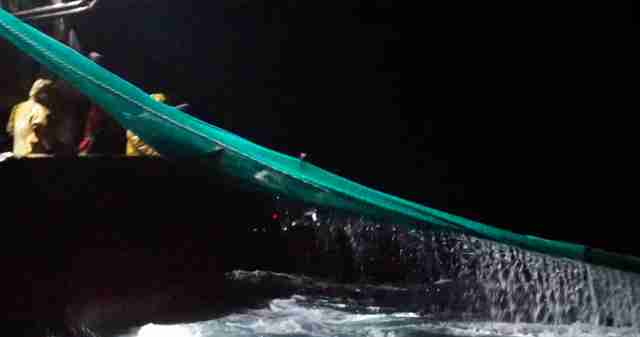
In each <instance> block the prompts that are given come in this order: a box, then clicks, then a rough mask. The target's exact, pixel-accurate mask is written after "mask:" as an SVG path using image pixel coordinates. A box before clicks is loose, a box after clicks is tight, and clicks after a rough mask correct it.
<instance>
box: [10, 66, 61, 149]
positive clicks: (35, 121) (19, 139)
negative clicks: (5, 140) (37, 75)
mask: <svg viewBox="0 0 640 337" xmlns="http://www.w3.org/2000/svg"><path fill="white" fill-rule="evenodd" d="M52 83H53V82H52V81H51V80H46V79H38V80H36V81H35V83H34V84H33V86H32V87H31V91H30V92H29V98H28V99H27V100H26V101H24V102H22V103H20V104H18V105H16V106H15V107H14V108H13V109H12V110H11V114H10V115H9V121H8V123H7V133H8V134H9V135H10V136H12V137H13V154H14V155H15V156H16V157H24V156H37V155H42V154H46V153H49V152H50V151H51V150H52V148H53V144H52V139H51V133H50V132H47V127H48V126H49V115H50V114H51V111H50V110H49V108H47V107H46V106H44V105H42V104H41V103H38V102H37V100H36V95H37V94H38V93H39V92H41V91H42V89H43V88H45V87H47V86H51V85H52Z"/></svg>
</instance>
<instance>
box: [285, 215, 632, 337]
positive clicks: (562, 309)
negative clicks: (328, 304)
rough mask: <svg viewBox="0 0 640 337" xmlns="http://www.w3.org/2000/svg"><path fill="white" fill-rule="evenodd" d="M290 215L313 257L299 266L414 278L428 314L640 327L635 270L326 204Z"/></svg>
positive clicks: (350, 275) (382, 278)
mask: <svg viewBox="0 0 640 337" xmlns="http://www.w3.org/2000/svg"><path fill="white" fill-rule="evenodd" d="M306 213H307V214H308V212H306ZM289 214H294V216H291V215H289ZM289 214H287V216H285V217H283V218H282V221H281V226H282V228H283V233H286V234H285V235H286V236H287V238H288V240H289V241H291V242H297V244H298V245H299V244H300V239H301V238H303V237H304V240H307V242H308V244H307V245H302V246H303V247H304V249H305V250H304V251H300V252H296V251H292V252H291V253H292V254H291V255H292V256H295V257H294V259H302V260H304V261H303V262H302V263H297V264H295V263H294V264H295V265H297V266H298V268H297V269H296V270H293V271H292V272H299V273H305V274H311V275H319V276H325V277H326V276H328V275H331V274H332V273H333V276H334V277H335V278H337V279H345V278H346V279H348V280H350V281H352V282H377V283H382V282H392V283H395V284H403V285H405V286H410V287H411V288H412V289H413V290H414V291H415V292H416V294H420V295H419V297H418V298H416V300H415V301H414V302H413V303H406V305H408V306H409V307H411V308H413V309H416V310H417V311H419V312H420V313H421V314H423V315H425V316H427V317H432V318H439V319H457V318H475V319H486V320H490V321H496V322H515V323H518V322H530V323H544V324H572V323H586V324H593V325H601V326H616V327H622V326H631V327H636V328H637V327H640V275H637V274H634V273H629V272H623V271H618V270H613V269H609V268H606V267H601V266H594V265H590V264H586V263H583V262H579V261H574V260H570V259H566V258H556V257H551V256H547V255H544V254H539V253H535V252H529V251H525V250H522V249H519V248H516V247H511V246H507V245H504V244H499V243H495V242H492V241H487V240H483V239H478V238H474V237H470V236H468V235H463V234H457V233H443V232H432V231H407V230H405V229H403V228H402V227H400V226H395V225H392V224H387V223H377V222H374V221H370V220H367V219H364V218H362V217H348V216H340V215H335V213H332V212H328V211H322V210H320V211H318V210H314V215H315V216H314V218H313V219H311V218H310V217H308V216H305V215H304V214H305V211H300V212H298V213H295V212H290V213H289ZM295 214H300V215H299V216H297V217H296V216H295ZM285 229H286V232H284V230H285ZM310 262H313V263H310ZM345 275H347V276H345Z"/></svg>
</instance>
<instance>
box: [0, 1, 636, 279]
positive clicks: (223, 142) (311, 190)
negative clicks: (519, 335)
mask: <svg viewBox="0 0 640 337" xmlns="http://www.w3.org/2000/svg"><path fill="white" fill-rule="evenodd" d="M0 36H1V37H2V38H4V39H6V40H7V41H9V42H10V43H12V44H13V45H15V46H16V47H17V48H19V49H20V50H21V51H22V52H24V53H26V54H27V55H29V56H30V57H32V58H34V59H35V60H37V61H38V62H40V63H41V64H43V65H44V66H45V67H47V68H48V69H49V70H50V71H51V72H53V73H55V74H56V75H57V76H59V77H60V78H62V79H64V80H65V81H68V82H69V83H70V84H71V85H73V86H74V87H75V88H76V89H77V90H79V91H80V92H82V93H83V94H85V95H86V96H88V97H89V98H90V99H91V100H92V101H93V102H95V103H96V104H98V105H100V106H101V107H102V108H103V109H104V110H105V111H107V112H108V113H110V114H111V115H112V116H113V117H114V118H115V119H116V120H117V121H118V122H120V123H121V124H122V125H123V126H124V127H125V128H127V129H129V130H132V131H133V132H135V133H136V134H138V135H139V136H140V137H141V138H142V139H143V140H144V141H145V142H147V143H148V144H150V145H151V146H153V147H154V148H156V149H157V150H158V151H159V152H160V153H162V154H163V155H165V156H167V157H204V158H207V162H208V164H210V165H211V167H212V169H214V170H216V171H217V172H222V173H224V174H226V175H229V176H233V177H235V178H239V181H241V182H242V183H243V184H244V185H247V186H251V187H253V188H260V189H265V190H267V191H269V192H273V193H280V194H283V195H286V196H288V197H290V198H292V199H297V200H302V201H305V202H310V203H313V204H317V205H321V206H328V207H334V208H337V209H341V210H346V211H351V212H355V213H358V214H363V215H369V216H371V217H376V218H384V219H389V220H391V221H394V222H396V223H400V224H404V225H407V226H410V227H412V228H419V229H427V228H429V229H435V230H448V231H457V232H461V233H466V234H469V235H473V236H476V237H480V238H484V239H489V240H493V241H497V242H501V243H505V244H509V245H513V246H517V247H521V248H524V249H527V250H532V251H537V252H541V253H546V254H551V255H555V256H560V257H568V258H572V259H577V260H587V261H589V260H593V262H595V263H598V264H602V265H607V266H611V267H616V268H621V269H626V270H633V271H638V272H640V259H636V258H634V257H629V256H627V257H624V258H622V257H620V256H618V255H613V254H609V253H606V252H603V251H597V252H596V253H597V254H594V251H591V250H590V249H588V248H587V247H585V246H582V245H577V244H572V243H566V242H559V241H552V240H545V239H542V238H538V237H533V236H526V235H520V234H516V233H513V232H510V231H507V230H503V229H499V228H496V227H492V226H488V225H485V224H482V223H479V222H476V221H473V220H470V219H466V218H463V217H460V216H456V215H453V214H449V213H446V212H443V211H439V210H436V209H433V208H429V207H426V206H423V205H420V204H417V203H414V202H410V201H407V200H404V199H401V198H398V197H395V196H392V195H389V194H385V193H382V192H380V191H376V190H374V189H371V188H368V187H365V186H362V185H360V184H357V183H355V182H352V181H350V180H347V179H345V178H343V177H340V176H337V175H335V174H332V173H330V172H327V171H325V170H322V169H320V168H318V167H316V166H314V165H312V164H310V163H307V162H304V161H302V160H300V159H298V158H294V157H291V156H287V155H284V154H281V153H278V152H275V151H272V150H270V149H267V148H265V147H262V146H260V145H257V144H254V143H252V142H250V141H248V140H246V139H243V138H241V137H239V136H237V135H235V134H232V133H230V132H228V131H225V130H223V129H220V128H218V127H216V126H214V125H211V124H208V123H205V122H204V121H201V120H199V119H197V118H195V117H192V116H190V115H188V114H186V113H183V112H182V111H180V110H177V109H175V108H173V107H170V106H168V105H165V104H162V103H159V102H157V101H155V100H154V99H152V98H150V97H149V95H148V94H147V93H145V92H143V91H142V90H141V89H139V88H137V87H135V86H134V85H132V84H131V83H129V82H127V81H125V80H124V79H122V78H120V77H118V76H116V75H115V74H113V73H111V72H109V71H107V70H106V69H104V68H102V67H100V66H99V65H97V64H95V63H94V62H92V61H91V60H89V59H88V58H86V57H84V56H83V55H81V54H79V53H77V52H75V51H74V50H72V49H71V48H68V47H67V46H65V45H64V44H62V43H60V42H58V41H56V40H55V39H52V38H50V37H49V36H47V35H46V34H43V33H41V32H40V31H38V30H37V29H34V28H33V27H31V26H29V25H27V24H25V23H23V22H21V21H20V20H18V19H16V18H15V17H13V16H12V15H10V14H9V13H7V12H5V11H3V10H1V9H0Z"/></svg>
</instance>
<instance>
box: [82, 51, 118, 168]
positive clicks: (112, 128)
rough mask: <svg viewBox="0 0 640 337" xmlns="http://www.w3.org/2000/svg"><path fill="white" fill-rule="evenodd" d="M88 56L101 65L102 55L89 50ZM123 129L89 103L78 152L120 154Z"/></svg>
mask: <svg viewBox="0 0 640 337" xmlns="http://www.w3.org/2000/svg"><path fill="white" fill-rule="evenodd" d="M88 56H89V58H90V59H91V60H92V61H94V62H95V63H97V64H100V65H102V59H103V56H102V55H101V54H99V53H97V52H90V53H89V55H88ZM125 142H126V139H125V130H124V128H122V127H121V126H120V125H119V124H118V123H117V122H116V121H115V120H114V119H113V118H112V117H111V116H110V115H109V114H107V113H106V112H105V111H104V110H102V108H101V107H100V106H98V105H97V104H95V103H92V104H91V107H90V108H89V112H88V114H87V119H86V122H85V125H84V133H83V135H82V140H81V141H80V144H79V145H78V154H79V155H80V156H85V155H88V154H110V155H116V154H122V149H123V148H124V146H125Z"/></svg>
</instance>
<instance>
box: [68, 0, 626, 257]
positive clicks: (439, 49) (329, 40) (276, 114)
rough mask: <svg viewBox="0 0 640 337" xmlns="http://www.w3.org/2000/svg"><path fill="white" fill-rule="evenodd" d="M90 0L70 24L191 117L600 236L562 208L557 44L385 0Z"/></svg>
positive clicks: (463, 203) (372, 178)
mask: <svg viewBox="0 0 640 337" xmlns="http://www.w3.org/2000/svg"><path fill="white" fill-rule="evenodd" d="M102 2H103V3H104V4H103V5H102V6H101V7H100V8H98V9H97V10H96V11H94V12H93V13H91V14H88V15H85V16H78V17H75V18H74V19H73V21H72V22H73V26H74V27H75V28H76V29H77V31H78V34H79V36H80V39H81V42H82V43H83V44H84V46H85V48H86V49H87V50H96V51H98V52H100V53H102V54H103V55H104V56H105V62H106V66H107V68H109V69H110V70H112V71H113V72H115V73H117V74H118V75H120V76H122V77H124V78H125V79H127V80H129V81H130V82H132V83H134V84H136V85H138V86H140V87H141V88H143V89H144V90H146V91H148V92H157V91H163V92H166V93H168V94H169V95H170V97H171V98H172V100H173V103H175V104H179V103H182V102H189V103H191V105H192V109H191V111H192V112H193V113H194V114H195V115H197V116H198V117H200V118H202V119H204V120H206V121H209V122H211V123H214V124H216V125H218V126H220V127H222V128H225V129H228V130H231V131H233V132H235V133H237V134H239V135H241V136H243V137H246V138H248V139H250V140H253V141H255V142H257V143H259V144H261V145H265V146H268V147H270V148H273V149H276V150H278V151H281V152H284V153H287V154H291V155H297V154H298V153H300V152H305V153H308V154H309V157H308V158H309V161H311V162H313V163H314V164H316V165H318V166H320V167H322V168H325V169H328V170H330V171H332V172H335V173H338V174H340V175H343V176H345V177H348V178H351V179H353V180H355V181H358V182H360V183H364V184H365V185H368V186H371V187H374V188H377V189H380V190H382V191H384V192H389V193H392V194H395V195H399V196H401V197H404V198H408V199H410V200H413V201H417V202H420V203H423V204H425V205H428V206H433V207H436V208H439V209H442V210H446V211H450V212H453V213H456V214H459V215H463V216H467V217H471V218H473V219H475V220H479V221H483V222H486V223H489V224H492V225H498V226H501V227H505V228H509V229H511V230H514V231H521V232H530V233H534V234H539V235H542V236H546V237H550V238H555V239H564V240H569V241H576V242H583V243H587V244H594V245H597V246H602V247H609V248H610V247H612V246H614V245H613V244H612V243H611V242H610V241H609V240H610V239H611V238H612V237H614V236H607V235H604V236H603V235H601V233H600V234H598V232H597V231H595V230H592V229H589V227H587V225H586V224H585V222H584V219H585V217H584V216H583V214H584V210H583V209H581V208H580V207H574V206H572V207H570V206H569V205H571V204H573V200H574V199H575V196H576V194H577V192H576V191H575V190H574V189H572V188H571V187H569V183H568V182H569V181H572V180H574V178H575V176H576V172H575V171H572V169H569V168H568V167H567V166H566V165H564V164H562V163H563V162H565V161H566V159H567V158H569V160H570V158H571V156H572V153H574V148H575V147H579V146H580V145H579V143H580V140H577V139H575V138H572V137H570V136H568V129H570V128H571V126H568V125H571V122H570V123H569V124H567V122H566V121H567V120H568V119H569V120H570V119H571V118H569V117H567V115H566V112H567V111H569V110H570V102H566V101H564V102H562V103H559V99H560V98H562V97H563V95H565V94H566V92H565V90H564V89H566V88H565V86H564V85H565V83H566V81H567V77H568V76H569V74H568V73H567V72H565V71H564V70H563V71H562V72H558V69H559V68H562V67H563V64H565V63H567V64H568V63H570V62H571V60H570V59H567V58H564V56H563V53H561V52H560V51H559V50H560V49H561V48H563V46H564V43H565V41H561V40H560V41H555V42H551V41H549V40H544V41H543V39H541V38H538V37H537V36H536V35H535V34H530V33H527V34H525V33H519V32H508V29H506V28H502V29H498V30H490V29H478V27H477V26H475V25H472V24H469V25H464V26H462V25H449V24H448V20H444V19H442V20H435V21H434V20H433V16H434V13H433V12H431V13H427V14H429V15H426V16H424V17H421V15H417V18H416V17H415V15H408V14H409V13H407V12H411V11H413V10H414V9H411V8H400V6H402V5H398V3H399V2H395V3H392V1H345V2H340V4H339V5H337V4H329V3H326V2H309V1H295V0H289V1H282V0H274V1H269V2H267V3H263V2H255V1H246V0H236V1H204V0H202V1H164V0H160V1H157V0H156V1H128V0H119V1H117V0H113V1H102ZM418 14H419V13H418ZM435 14H437V13H435ZM436 16H437V15H436ZM409 17H411V19H409ZM401 27H402V32H403V34H404V35H405V37H404V40H403V42H402V44H401V42H400V34H401ZM401 68H402V69H403V72H404V75H403V76H404V79H405V81H404V91H405V93H404V96H403V98H402V101H401V96H400V87H401V85H400V69H401ZM401 102H402V105H403V106H404V108H403V109H401ZM580 215H582V216H580ZM616 246H618V249H616V250H618V251H630V250H631V248H630V246H625V243H621V244H620V245H616Z"/></svg>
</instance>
